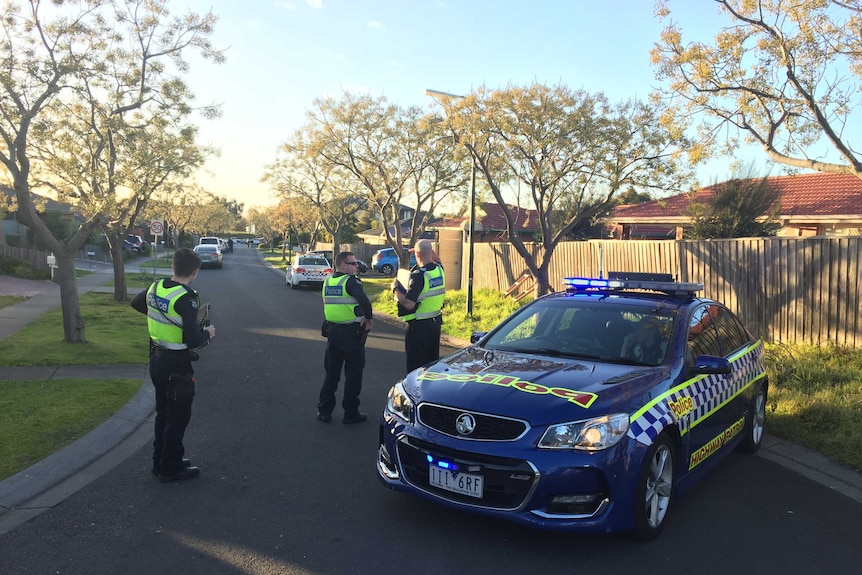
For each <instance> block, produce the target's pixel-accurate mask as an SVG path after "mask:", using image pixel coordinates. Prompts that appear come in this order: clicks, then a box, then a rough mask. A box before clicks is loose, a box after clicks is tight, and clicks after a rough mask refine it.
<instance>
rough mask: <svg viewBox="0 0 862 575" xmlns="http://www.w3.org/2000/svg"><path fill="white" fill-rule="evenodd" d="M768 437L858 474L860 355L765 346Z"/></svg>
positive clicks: (861, 461) (861, 449)
mask: <svg viewBox="0 0 862 575" xmlns="http://www.w3.org/2000/svg"><path fill="white" fill-rule="evenodd" d="M765 363H766V367H767V374H768V376H769V402H768V404H767V410H766V424H767V431H769V433H772V434H773V435H776V436H778V437H781V438H783V439H786V440H788V441H790V442H793V443H795V444H797V445H802V446H805V447H808V448H809V449H813V450H815V451H819V452H820V453H823V454H824V455H826V456H828V457H829V458H830V459H832V460H834V461H837V462H839V463H842V464H844V465H847V466H848V467H851V468H852V469H854V470H856V471H859V472H862V351H860V350H851V349H845V348H839V347H835V346H822V347H812V346H803V345H794V346H790V345H770V346H767V347H766V355H765Z"/></svg>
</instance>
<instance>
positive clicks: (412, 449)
mask: <svg viewBox="0 0 862 575" xmlns="http://www.w3.org/2000/svg"><path fill="white" fill-rule="evenodd" d="M543 431H544V430H535V429H534V430H531V433H528V434H527V435H526V436H524V437H523V438H521V439H519V440H517V441H505V442H503V441H500V442H497V441H468V440H463V439H457V438H454V437H449V436H447V435H444V434H441V433H438V432H436V431H434V430H430V429H428V428H424V427H422V426H421V425H416V426H414V425H410V424H405V423H404V422H403V421H401V420H400V419H397V418H395V417H392V416H391V415H388V414H387V415H386V416H384V419H383V420H382V421H381V425H380V442H379V448H378V452H377V472H378V477H379V478H380V480H381V481H382V482H383V484H384V485H386V486H387V487H389V488H391V489H394V490H397V491H403V492H407V493H412V494H414V495H419V496H420V497H423V498H425V499H429V500H432V501H436V502H438V503H442V504H444V505H447V506H449V507H453V508H456V509H462V510H465V511H470V512H475V513H479V514H482V515H487V516H492V517H497V518H500V519H505V520H508V521H515V522H517V523H522V524H526V525H530V526H533V527H540V528H544V529H551V530H561V531H574V532H593V533H606V532H616V531H625V530H629V529H631V528H632V527H633V525H634V523H633V518H634V495H635V488H636V483H637V477H638V473H639V470H640V462H641V460H642V458H643V456H644V453H645V451H646V447H645V446H643V445H640V444H638V443H637V442H635V441H633V440H630V439H628V438H625V439H624V440H623V441H621V442H620V443H619V444H617V445H616V446H614V447H613V448H611V449H608V450H605V451H599V452H582V451H572V450H545V449H537V448H536V447H535V444H536V442H537V441H538V436H539V435H541V433H542V432H543ZM438 462H443V464H444V465H447V466H448V465H454V466H455V467H457V468H458V470H459V471H464V472H465V473H467V474H470V475H479V476H481V478H482V482H483V493H482V498H481V499H477V498H475V497H473V496H470V495H464V494H460V493H453V492H451V491H448V490H445V489H441V488H439V487H436V486H433V485H431V484H430V479H429V474H430V473H431V472H430V470H429V468H430V467H431V466H433V465H435V464H439V463H438ZM453 477H455V475H454V474H453ZM458 477H461V476H460V475H459V476H458Z"/></svg>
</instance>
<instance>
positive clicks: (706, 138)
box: [652, 0, 862, 178]
mask: <svg viewBox="0 0 862 575" xmlns="http://www.w3.org/2000/svg"><path fill="white" fill-rule="evenodd" d="M714 3H715V5H716V7H717V12H718V14H719V15H718V16H717V17H716V18H720V19H721V20H720V22H721V24H720V25H722V26H724V28H723V29H722V30H721V31H720V32H718V33H717V34H716V35H715V37H714V38H713V39H712V40H711V41H707V42H704V41H684V40H683V30H682V29H681V28H680V26H679V25H678V24H677V23H676V22H675V21H673V19H672V17H673V13H672V11H671V10H670V9H669V3H668V2H666V1H664V0H660V1H658V2H657V3H656V14H657V16H658V17H659V18H660V19H661V20H662V21H663V22H664V23H665V28H664V30H663V32H662V34H661V40H660V41H659V42H658V43H657V44H656V46H655V48H654V49H653V50H652V62H653V65H654V66H655V69H656V77H657V78H658V79H659V80H664V81H667V82H669V86H668V88H667V89H666V91H665V93H664V95H665V96H666V97H668V99H669V100H670V101H671V102H672V106H673V107H672V109H671V113H672V114H673V115H675V116H676V118H677V119H678V121H681V122H694V121H696V120H699V121H700V123H699V133H700V137H701V141H700V145H699V146H698V147H697V149H698V150H699V153H701V154H708V153H709V150H711V149H712V147H713V146H714V145H717V146H718V148H719V149H720V150H721V151H722V152H724V153H728V154H731V153H733V151H734V150H735V149H736V148H737V147H738V144H739V141H740V137H741V138H743V139H744V141H746V142H748V143H756V144H759V145H760V146H761V147H762V148H763V150H764V151H765V152H766V154H767V156H769V157H770V158H771V159H772V160H774V161H775V162H777V163H780V164H783V165H786V166H790V167H791V168H806V169H810V170H815V171H819V172H827V173H833V174H852V175H855V176H857V177H860V178H862V161H860V156H859V149H858V145H859V143H858V134H859V121H860V118H859V116H858V114H859V112H858V108H859V106H860V104H862V97H860V94H862V91H860V87H862V86H860V82H859V80H860V76H862V1H860V0H797V1H795V2H788V1H786V0H714ZM854 112H856V114H857V115H856V117H855V118H854V117H853V113H854ZM854 121H855V123H854ZM854 137H855V139H856V141H855V142H854ZM854 144H855V147H854Z"/></svg>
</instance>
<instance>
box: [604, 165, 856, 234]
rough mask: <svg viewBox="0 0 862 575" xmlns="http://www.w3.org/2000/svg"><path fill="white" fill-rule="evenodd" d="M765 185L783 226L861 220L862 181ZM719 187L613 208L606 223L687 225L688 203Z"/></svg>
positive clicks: (838, 178) (826, 177)
mask: <svg viewBox="0 0 862 575" xmlns="http://www.w3.org/2000/svg"><path fill="white" fill-rule="evenodd" d="M766 181H767V185H769V186H770V187H772V188H774V189H777V190H778V194H779V202H780V203H781V210H780V212H779V218H780V219H781V220H783V221H784V222H785V223H794V222H797V223H799V222H820V221H836V220H860V219H862V179H859V178H857V177H856V176H850V175H840V174H823V173H817V174H798V175H793V176H774V177H771V178H767V180H766ZM720 185H721V184H717V185H713V186H708V187H706V188H701V189H699V190H695V191H694V192H691V193H686V194H679V195H676V196H670V197H668V198H664V199H661V200H656V201H652V202H648V203H645V204H627V205H622V206H617V207H616V208H614V209H613V211H612V212H611V215H610V218H609V219H610V221H614V222H616V223H618V224H626V223H641V222H645V221H650V222H652V223H664V222H667V223H672V222H683V223H687V222H688V221H689V220H690V217H689V216H688V213H687V211H688V208H689V205H690V204H691V202H692V201H696V202H701V203H706V202H709V201H710V200H711V199H712V198H713V196H714V195H715V192H716V190H717V188H718V187H719V186H720Z"/></svg>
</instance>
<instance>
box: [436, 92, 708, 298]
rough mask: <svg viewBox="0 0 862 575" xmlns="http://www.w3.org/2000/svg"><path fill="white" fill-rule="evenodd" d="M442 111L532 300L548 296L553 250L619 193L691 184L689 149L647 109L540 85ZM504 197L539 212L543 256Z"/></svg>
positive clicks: (478, 97) (450, 102)
mask: <svg viewBox="0 0 862 575" xmlns="http://www.w3.org/2000/svg"><path fill="white" fill-rule="evenodd" d="M442 103H443V105H444V107H445V108H446V116H447V120H446V126H447V127H448V128H449V129H450V130H451V131H452V133H453V134H455V136H456V138H457V139H458V141H459V142H460V144H461V145H462V146H464V147H465V148H466V149H467V150H468V151H469V152H470V154H471V155H472V157H473V159H474V160H475V162H476V167H477V170H478V172H479V174H480V175H481V177H482V179H484V180H485V183H486V184H487V186H488V188H490V191H491V193H492V194H493V196H494V198H495V200H496V201H497V203H498V204H499V205H500V207H501V208H502V209H503V212H504V214H505V216H506V220H507V226H508V235H509V242H510V243H511V244H512V245H513V246H514V247H515V249H516V251H517V252H518V253H519V254H520V255H521V257H522V258H523V259H524V262H525V263H526V265H527V267H528V269H529V270H530V272H531V273H532V274H533V277H534V278H536V295H537V296H538V295H542V294H545V293H548V292H549V291H551V286H550V285H549V283H548V266H549V264H550V261H551V257H552V255H553V253H554V249H555V248H556V246H557V244H558V243H559V242H560V241H563V240H565V239H567V238H568V237H569V235H570V233H571V232H572V231H573V230H578V229H580V228H583V227H588V226H589V225H590V224H592V223H593V222H594V220H595V219H596V218H597V217H599V216H600V215H601V214H603V213H604V212H606V211H607V210H608V209H609V208H610V207H612V206H613V201H614V197H615V196H616V194H617V193H618V192H620V191H623V190H628V189H630V188H637V189H640V190H644V191H652V192H658V191H662V192H663V191H672V190H680V189H681V188H682V186H683V185H684V184H685V182H687V181H688V180H689V179H690V177H691V170H690V168H689V167H688V164H687V163H686V162H685V154H684V150H685V147H686V143H687V142H686V140H685V138H684V137H683V136H682V134H681V133H680V132H679V131H676V132H674V131H672V130H669V129H666V128H665V127H664V126H663V125H662V124H661V123H660V122H659V117H660V115H661V109H660V108H659V107H657V106H655V105H650V104H645V103H642V102H638V101H627V102H621V103H617V104H611V103H609V102H608V101H607V99H606V98H605V96H604V95H603V94H601V93H599V94H590V93H587V92H585V91H582V90H571V89H569V88H567V87H565V86H555V87H548V86H544V85H541V84H533V85H529V86H525V87H519V86H511V87H507V88H505V89H501V90H490V89H486V88H481V89H479V90H477V91H476V92H475V93H473V94H470V95H468V96H466V97H463V98H457V99H444V100H443V101H442ZM511 190H520V193H519V199H518V205H519V206H520V207H521V208H530V209H534V210H536V211H537V213H538V225H539V230H538V234H537V235H538V239H537V241H538V242H539V244H540V245H541V247H542V249H541V250H539V251H538V252H536V254H535V255H534V253H533V250H531V249H529V248H528V247H527V246H526V245H525V240H524V238H523V237H522V236H521V235H520V233H519V231H520V230H518V229H516V227H515V225H516V224H515V214H514V210H515V209H518V208H517V207H513V206H512V205H511V204H510V202H507V201H506V197H505V194H507V193H510V191H511ZM572 272H573V273H577V270H572ZM513 279H514V278H513Z"/></svg>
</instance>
